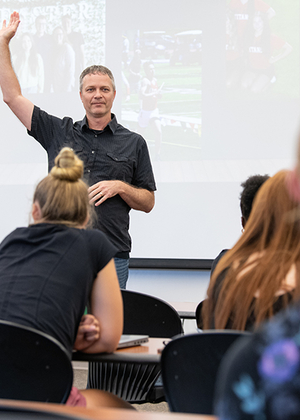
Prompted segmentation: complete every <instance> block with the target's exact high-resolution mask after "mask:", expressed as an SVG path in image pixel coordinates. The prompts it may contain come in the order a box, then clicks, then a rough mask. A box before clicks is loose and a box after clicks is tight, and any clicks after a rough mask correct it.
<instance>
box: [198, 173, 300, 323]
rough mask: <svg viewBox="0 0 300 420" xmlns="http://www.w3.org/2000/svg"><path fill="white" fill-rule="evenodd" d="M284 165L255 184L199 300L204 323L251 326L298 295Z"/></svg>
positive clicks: (297, 230) (298, 232)
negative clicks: (246, 213) (238, 229)
mask: <svg viewBox="0 0 300 420" xmlns="http://www.w3.org/2000/svg"><path fill="white" fill-rule="evenodd" d="M289 176H290V172H289V171H280V172H278V173H277V174H276V175H274V176H273V177H271V178H269V179H268V180H267V181H266V182H265V183H264V184H263V185H262V187H261V188H260V189H259V191H258V193H257V196H256V198H255V200H254V205H253V208H252V211H251V214H250V217H249V220H248V222H247V224H246V227H245V231H244V233H243V235H242V236H241V237H240V239H239V240H238V242H237V243H236V244H235V246H234V247H233V248H232V249H231V250H229V251H228V252H227V253H226V255H225V256H223V257H222V259H221V260H220V262H219V264H218V265H217V267H216V269H215V271H214V274H213V276H212V278H211V280H210V283H209V286H208V291H207V299H206V300H205V302H204V304H203V311H202V314H203V322H204V326H203V327H204V329H210V328H217V329H224V328H230V329H237V330H252V329H253V328H256V327H257V326H258V325H259V324H260V323H261V322H262V321H264V320H265V319H268V318H271V317H272V316H273V315H274V314H275V313H276V312H278V311H280V310H281V309H283V308H285V307H286V306H287V305H288V303H289V302H291V301H296V300H297V299H299V295H300V280H299V267H298V266H299V263H300V218H299V214H298V202H297V201H295V200H294V199H292V198H291V197H290V195H289V193H288V190H287V178H288V177H289Z"/></svg>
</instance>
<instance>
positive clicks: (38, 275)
mask: <svg viewBox="0 0 300 420" xmlns="http://www.w3.org/2000/svg"><path fill="white" fill-rule="evenodd" d="M115 254H116V248H115V247H114V246H113V245H112V244H111V243H110V242H109V240H108V239H107V238H106V237H105V235H104V234H103V233H102V232H99V231H97V230H85V229H76V228H70V227H67V226H65V225H59V224H51V223H39V224H35V225H32V226H29V227H26V228H18V229H16V230H15V231H13V232H12V233H11V234H10V235H8V236H7V237H6V238H5V239H4V240H3V242H2V243H1V244H0V290H1V293H0V319H3V320H7V321H12V322H17V323H19V324H22V325H26V326H29V327H33V328H36V329H38V330H40V331H43V332H45V333H48V334H50V335H51V336H52V337H54V338H56V339H57V340H59V341H60V342H61V343H62V344H63V345H64V346H65V347H66V348H67V350H68V351H69V352H70V354H71V352H72V348H73V344H74V341H75V339H76V334H77V329H78V325H79V322H80V320H81V317H82V315H83V313H84V309H85V306H86V304H87V300H88V297H89V295H90V292H91V289H92V286H93V282H94V280H95V278H96V276H97V273H98V272H99V271H100V270H102V268H104V267H105V266H106V264H107V263H108V262H109V261H110V260H111V259H112V258H113V257H114V256H115Z"/></svg>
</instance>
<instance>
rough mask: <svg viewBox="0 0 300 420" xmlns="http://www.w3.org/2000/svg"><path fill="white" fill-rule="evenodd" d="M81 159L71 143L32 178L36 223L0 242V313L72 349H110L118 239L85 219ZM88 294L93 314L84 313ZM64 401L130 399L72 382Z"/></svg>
mask: <svg viewBox="0 0 300 420" xmlns="http://www.w3.org/2000/svg"><path fill="white" fill-rule="evenodd" d="M82 175H83V163H82V161H81V160H80V159H78V157H77V156H76V155H75V154H74V152H73V151H72V150H71V149H69V148H64V149H62V151H61V152H60V153H59V155H58V156H57V157H56V159H55V165H54V167H53V168H52V170H51V172H50V173H49V175H48V176H46V177H45V178H44V179H43V180H42V181H41V182H40V183H39V184H38V186H37V188H36V190H35V193H34V198H33V205H32V217H33V220H34V223H33V224H32V225H30V226H29V227H24V228H18V229H16V230H15V231H13V232H12V233H11V234H10V235H8V236H7V237H6V238H5V239H4V240H3V242H2V243H1V244H0V288H1V294H0V319H4V320H8V321H12V322H17V323H19V324H22V325H26V326H29V327H33V328H36V329H38V330H40V331H43V332H45V333H48V334H50V335H51V336H52V337H54V338H56V339H57V340H59V341H60V342H61V343H62V344H63V345H64V346H65V347H66V349H67V350H68V351H69V353H70V358H71V353H72V350H73V348H75V349H77V350H81V351H83V352H87V353H98V352H112V351H114V350H115V349H116V347H117V344H118V342H119V339H120V336H121V334H122V329H123V307H122V297H121V293H120V289H119V284H118V279H117V275H116V271H115V267H114V262H113V257H114V255H115V253H116V249H115V247H114V246H113V245H112V244H111V243H110V242H109V241H108V239H107V238H106V237H105V235H104V234H103V233H101V232H100V231H96V230H87V229H84V228H85V227H86V225H87V223H88V220H89V212H90V204H89V198H88V191H87V186H86V184H85V183H84V182H83V180H82V179H81V177H82ZM89 298H90V306H91V314H90V315H85V316H83V313H84V309H85V306H86V304H87V301H88V299H89ZM67 404H71V405H84V406H93V405H110V406H119V407H123V408H125V407H130V405H129V404H127V403H125V402H123V401H122V400H120V399H118V398H117V397H115V396H113V395H111V394H108V393H105V392H101V391H97V390H84V391H81V392H78V390H76V389H73V390H72V392H71V395H70V397H69V400H68V401H67Z"/></svg>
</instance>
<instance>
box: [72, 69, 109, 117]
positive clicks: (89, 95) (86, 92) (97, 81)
mask: <svg viewBox="0 0 300 420" xmlns="http://www.w3.org/2000/svg"><path fill="white" fill-rule="evenodd" d="M82 82H83V83H82V90H81V92H80V98H81V100H82V104H83V106H84V109H85V111H86V114H87V117H89V116H90V117H94V118H100V117H104V116H106V115H108V114H110V112H111V108H112V106H113V102H114V99H115V96H116V91H114V89H113V85H112V81H111V79H110V78H109V76H108V75H107V74H100V73H98V74H87V75H86V76H84V78H83V81H82Z"/></svg>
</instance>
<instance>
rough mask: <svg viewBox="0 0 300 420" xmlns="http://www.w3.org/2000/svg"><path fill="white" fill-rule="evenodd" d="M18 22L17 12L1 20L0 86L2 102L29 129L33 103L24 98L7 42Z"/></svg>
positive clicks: (15, 29)
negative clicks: (6, 19) (7, 19)
mask: <svg viewBox="0 0 300 420" xmlns="http://www.w3.org/2000/svg"><path fill="white" fill-rule="evenodd" d="M19 23H20V18H19V13H17V12H13V13H12V14H11V16H10V19H9V23H8V25H6V21H5V20H4V21H3V25H2V29H1V30H0V57H1V66H0V86H1V90H2V93H3V100H4V102H5V103H6V104H7V105H8V106H9V107H10V109H11V110H12V112H13V113H14V114H15V115H16V116H17V117H18V118H19V120H20V121H21V123H22V124H23V125H24V126H25V127H26V128H27V129H28V130H31V118H32V112H33V108H34V105H33V103H32V102H30V101H29V100H28V99H26V98H24V96H23V95H22V92H21V87H20V84H19V81H18V79H17V76H16V74H15V72H14V69H13V67H12V63H11V57H10V50H9V42H10V40H11V39H12V38H13V36H14V35H15V33H16V32H17V29H18V26H19Z"/></svg>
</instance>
